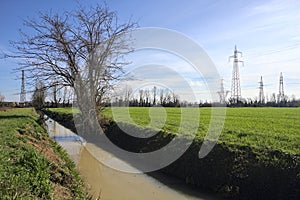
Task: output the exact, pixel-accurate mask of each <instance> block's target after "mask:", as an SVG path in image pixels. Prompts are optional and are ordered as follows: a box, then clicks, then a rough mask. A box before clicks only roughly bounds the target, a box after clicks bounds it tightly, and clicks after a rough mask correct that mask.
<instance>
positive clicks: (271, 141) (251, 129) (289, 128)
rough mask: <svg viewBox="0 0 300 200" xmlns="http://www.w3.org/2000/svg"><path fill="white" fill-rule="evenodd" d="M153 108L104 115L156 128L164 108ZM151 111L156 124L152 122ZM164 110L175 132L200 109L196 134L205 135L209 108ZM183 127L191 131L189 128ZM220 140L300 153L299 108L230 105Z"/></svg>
mask: <svg viewBox="0 0 300 200" xmlns="http://www.w3.org/2000/svg"><path fill="white" fill-rule="evenodd" d="M150 109H151V110H149V108H140V107H131V108H129V113H130V118H129V117H128V109H127V108H123V107H117V108H113V111H112V109H111V108H108V109H106V110H104V115H106V116H109V117H113V118H114V120H115V121H117V122H118V121H121V122H126V123H135V124H137V125H139V126H143V127H147V126H149V125H151V126H154V128H155V127H157V126H158V125H157V124H155V119H159V118H160V117H159V115H162V114H163V113H162V111H161V108H150ZM155 109H157V110H158V112H156V111H155ZM149 111H150V114H151V115H152V116H153V118H154V120H152V121H154V123H153V122H151V119H150V117H149ZM165 111H166V114H167V117H166V122H165V124H164V126H163V128H162V129H163V130H164V131H168V132H172V133H177V132H178V130H179V127H180V126H184V127H188V123H189V122H194V121H195V120H196V119H197V117H195V111H197V112H199V113H200V120H199V127H198V128H197V135H198V136H199V137H201V138H204V135H205V134H206V132H207V130H208V127H209V123H210V119H211V109H210V108H200V109H197V108H182V109H180V108H165ZM182 112H185V113H186V112H187V113H189V112H190V113H191V115H190V116H189V118H188V120H186V121H187V122H182V121H181V116H182V114H181V113H182ZM112 113H113V114H112ZM184 121H185V120H184ZM183 130H184V131H185V132H189V131H190V130H188V128H185V129H183ZM189 134H191V132H190V133H189ZM219 142H225V143H230V144H238V145H242V146H244V145H245V146H251V147H256V148H270V149H274V150H282V151H285V152H287V153H291V154H300V108H227V110H226V118H225V123H224V126H223V131H222V133H221V135H220V138H219Z"/></svg>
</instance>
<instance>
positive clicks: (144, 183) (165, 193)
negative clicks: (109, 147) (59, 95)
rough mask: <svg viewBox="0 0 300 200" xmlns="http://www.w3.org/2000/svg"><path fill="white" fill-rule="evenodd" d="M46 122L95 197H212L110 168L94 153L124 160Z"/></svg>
mask: <svg viewBox="0 0 300 200" xmlns="http://www.w3.org/2000/svg"><path fill="white" fill-rule="evenodd" d="M46 124H47V127H48V133H49V135H50V137H51V138H53V139H55V140H56V141H57V142H58V143H59V144H60V145H61V146H62V147H63V148H64V149H66V151H67V152H68V154H69V155H70V157H71V158H72V159H73V160H74V162H75V163H76V165H77V167H78V169H79V171H80V173H81V175H82V176H83V177H84V179H85V180H86V182H87V183H88V185H89V187H90V190H91V193H92V194H93V195H94V197H97V196H101V199H102V200H136V199H137V200H140V199H143V200H148V199H149V200H155V199H157V200H160V199H163V200H177V199H180V200H181V199H189V200H190V199H191V200H192V199H215V198H212V197H210V196H207V195H204V194H203V193H200V192H198V191H196V190H191V189H189V188H187V187H186V186H185V185H184V184H182V183H181V182H180V181H177V180H176V179H174V180H172V179H170V178H166V177H162V176H160V175H159V176H160V177H159V179H161V180H163V182H164V183H165V184H163V183H161V182H160V181H158V180H157V179H155V178H153V177H150V176H148V175H146V174H142V173H141V174H131V173H125V172H120V171H117V170H114V169H111V168H109V167H107V166H105V165H103V164H102V163H101V162H99V161H98V159H97V158H95V157H94V156H93V155H97V156H101V158H102V159H103V158H105V159H106V160H108V161H111V162H117V163H118V164H121V165H127V163H125V162H124V161H122V160H119V159H118V158H116V157H114V156H113V155H111V154H110V153H109V152H106V151H104V150H103V149H101V148H99V147H97V146H95V145H93V144H91V143H86V142H85V140H84V139H82V138H81V137H79V136H77V135H76V134H74V133H73V132H72V131H70V130H69V129H66V128H64V127H63V126H61V125H60V124H58V123H57V122H55V121H54V120H52V119H47V120H46ZM91 152H92V154H91Z"/></svg>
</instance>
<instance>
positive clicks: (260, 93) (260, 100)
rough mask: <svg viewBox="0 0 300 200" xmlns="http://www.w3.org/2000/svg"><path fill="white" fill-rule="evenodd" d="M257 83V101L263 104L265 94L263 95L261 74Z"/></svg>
mask: <svg viewBox="0 0 300 200" xmlns="http://www.w3.org/2000/svg"><path fill="white" fill-rule="evenodd" d="M258 83H259V95H258V96H259V97H258V99H259V103H260V104H264V103H265V95H264V83H263V79H262V76H261V77H260V81H259V82H258Z"/></svg>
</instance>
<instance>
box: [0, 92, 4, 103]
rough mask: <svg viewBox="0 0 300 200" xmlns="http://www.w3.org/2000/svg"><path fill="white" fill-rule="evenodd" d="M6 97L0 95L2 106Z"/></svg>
mask: <svg viewBox="0 0 300 200" xmlns="http://www.w3.org/2000/svg"><path fill="white" fill-rule="evenodd" d="M4 99H5V96H4V95H2V94H1V93H0V104H3V102H4Z"/></svg>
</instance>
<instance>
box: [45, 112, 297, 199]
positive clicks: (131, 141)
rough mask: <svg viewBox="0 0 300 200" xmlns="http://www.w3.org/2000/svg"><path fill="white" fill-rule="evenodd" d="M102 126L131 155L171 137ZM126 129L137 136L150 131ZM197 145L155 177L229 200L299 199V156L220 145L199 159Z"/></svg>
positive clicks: (164, 141)
mask: <svg viewBox="0 0 300 200" xmlns="http://www.w3.org/2000/svg"><path fill="white" fill-rule="evenodd" d="M47 112H48V114H50V115H51V116H52V117H54V118H55V116H59V117H58V118H55V119H57V120H58V121H59V120H61V122H62V123H64V124H65V125H66V126H68V127H69V128H71V129H73V130H75V131H76V129H75V127H74V124H72V117H70V116H68V117H66V118H64V117H62V116H60V115H59V114H57V113H53V112H50V111H47ZM70 119H71V120H70ZM66 121H68V122H66ZM102 126H103V127H104V130H105V133H106V135H107V136H108V137H109V138H110V140H111V141H112V142H113V143H115V144H116V145H118V146H119V147H121V148H123V149H126V150H129V151H132V152H150V151H153V150H155V149H159V148H160V147H161V146H163V145H164V144H166V143H168V142H169V141H170V140H171V139H172V137H173V135H172V134H168V135H166V133H158V134H156V135H155V136H154V137H151V138H148V139H143V140H141V139H136V138H134V137H131V136H129V135H127V134H126V133H124V132H123V131H122V130H120V128H119V127H118V126H117V125H116V124H115V123H114V122H112V121H109V120H108V121H105V123H104V124H102ZM128 126H131V127H130V129H131V130H133V131H137V132H142V131H151V130H145V129H141V128H138V127H135V126H133V125H128ZM201 144H202V141H201V140H200V139H199V138H196V139H195V140H194V142H193V143H192V145H191V146H190V147H189V149H188V150H187V151H186V152H185V153H184V154H183V155H182V156H181V157H180V158H179V159H178V160H177V161H176V162H174V163H172V164H171V165H169V166H167V167H165V168H163V169H161V170H159V173H164V174H168V175H170V176H172V177H177V178H180V179H181V180H183V181H184V182H185V183H186V184H189V185H191V186H193V187H197V188H201V189H204V190H207V191H212V192H216V193H218V194H220V195H222V196H223V197H224V198H229V199H299V198H300V174H299V171H300V158H299V156H295V155H290V154H287V153H284V152H281V151H274V150H271V149H253V148H250V147H247V146H237V145H234V144H231V145H228V144H224V143H220V144H217V145H216V146H215V148H214V149H213V151H212V152H210V154H209V155H208V156H206V157H205V158H203V159H199V158H198V152H199V149H200V146H201Z"/></svg>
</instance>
